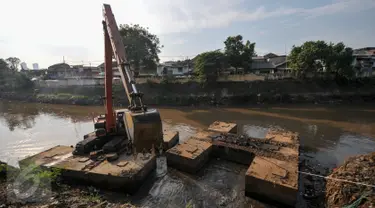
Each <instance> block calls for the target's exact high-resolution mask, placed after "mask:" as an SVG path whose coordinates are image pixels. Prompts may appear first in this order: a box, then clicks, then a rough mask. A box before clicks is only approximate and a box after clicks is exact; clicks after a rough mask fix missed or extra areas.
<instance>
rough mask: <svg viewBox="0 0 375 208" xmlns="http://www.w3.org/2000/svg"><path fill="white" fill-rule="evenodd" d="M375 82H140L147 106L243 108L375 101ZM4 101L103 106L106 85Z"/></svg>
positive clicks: (122, 102) (117, 97) (27, 93)
mask: <svg viewBox="0 0 375 208" xmlns="http://www.w3.org/2000/svg"><path fill="white" fill-rule="evenodd" d="M374 85H375V79H365V80H364V79H362V80H353V81H350V82H348V81H347V82H346V83H344V84H343V83H337V82H335V81H332V80H268V81H253V82H216V83H211V84H207V85H202V84H201V83H197V82H185V83H178V82H169V83H152V82H147V83H142V84H139V85H138V89H139V91H141V92H143V93H144V94H145V95H144V102H145V103H146V104H148V105H157V106H211V105H215V106H217V105H221V106H241V105H254V104H283V103H286V104H299V103H301V104H302V103H304V104H329V103H333V104H340V103H344V104H351V103H356V104H359V103H367V102H374V101H375V96H374V94H375V88H374V87H373V86H374ZM113 98H114V105H115V106H127V105H128V101H127V98H126V95H125V91H124V89H123V87H122V85H120V84H117V85H114V87H113ZM0 99H3V100H18V101H26V102H38V103H50V104H74V105H102V104H103V102H104V86H100V85H98V86H67V87H46V86H44V87H40V86H39V87H38V86H35V87H34V88H30V89H28V90H17V91H12V90H8V91H2V92H0Z"/></svg>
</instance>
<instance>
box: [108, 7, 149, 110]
mask: <svg viewBox="0 0 375 208" xmlns="http://www.w3.org/2000/svg"><path fill="white" fill-rule="evenodd" d="M103 18H104V21H103V27H104V28H103V29H104V32H105V33H106V34H105V36H108V38H109V42H110V43H111V44H110V45H108V46H105V47H106V48H107V47H108V48H109V47H111V48H112V49H111V51H113V54H114V56H115V59H116V61H117V65H118V70H119V72H120V76H121V81H122V84H123V85H124V88H125V92H126V96H127V97H128V100H129V104H130V105H129V110H131V111H140V110H142V111H147V107H146V106H145V105H144V104H143V101H142V97H143V94H142V93H141V92H139V91H138V90H137V87H136V83H135V79H134V71H133V70H132V69H131V67H130V63H129V60H128V59H127V55H126V51H125V47H124V44H123V42H122V38H121V36H120V32H119V30H118V27H117V23H116V20H115V17H114V15H113V13H112V9H111V6H110V5H108V4H104V7H103ZM108 51H109V50H108ZM106 52H107V50H106ZM107 55H108V54H107ZM111 57H112V56H111ZM111 62H112V60H111Z"/></svg>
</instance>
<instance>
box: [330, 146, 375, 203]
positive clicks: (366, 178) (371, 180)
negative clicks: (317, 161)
mask: <svg viewBox="0 0 375 208" xmlns="http://www.w3.org/2000/svg"><path fill="white" fill-rule="evenodd" d="M329 177H331V178H337V179H343V180H347V181H353V182H356V183H363V184H368V185H372V186H374V184H375V152H373V153H371V154H368V155H359V156H355V157H351V158H349V159H348V160H347V161H346V162H345V163H344V165H342V166H341V167H339V168H337V169H335V170H334V171H333V172H332V174H331V175H330V176H329ZM326 202H327V207H342V206H345V205H352V204H353V206H354V205H355V204H360V206H359V207H371V205H372V206H374V205H375V188H374V187H369V186H364V185H360V184H354V183H348V182H341V181H337V180H329V179H328V180H327V185H326ZM354 207H355V206H354Z"/></svg>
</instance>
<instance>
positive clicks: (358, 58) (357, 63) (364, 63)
mask: <svg viewBox="0 0 375 208" xmlns="http://www.w3.org/2000/svg"><path fill="white" fill-rule="evenodd" d="M353 57H354V59H353V67H354V69H355V72H356V76H357V77H369V76H374V75H375V47H366V48H359V49H355V50H353Z"/></svg>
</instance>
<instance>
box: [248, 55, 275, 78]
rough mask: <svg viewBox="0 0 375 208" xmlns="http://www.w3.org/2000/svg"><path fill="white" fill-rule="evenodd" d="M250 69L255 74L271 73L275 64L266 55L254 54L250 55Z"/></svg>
mask: <svg viewBox="0 0 375 208" xmlns="http://www.w3.org/2000/svg"><path fill="white" fill-rule="evenodd" d="M251 59H252V60H251V70H253V71H254V72H255V74H273V73H274V71H275V68H276V67H275V64H273V63H272V62H270V61H269V59H268V58H267V57H264V56H255V57H251Z"/></svg>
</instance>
